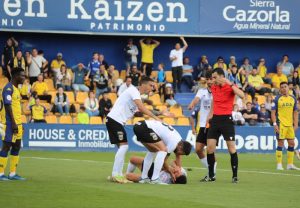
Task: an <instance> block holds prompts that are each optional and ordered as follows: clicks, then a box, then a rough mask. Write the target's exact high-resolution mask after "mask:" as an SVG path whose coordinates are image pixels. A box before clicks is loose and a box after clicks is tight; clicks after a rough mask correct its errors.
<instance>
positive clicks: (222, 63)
mask: <svg viewBox="0 0 300 208" xmlns="http://www.w3.org/2000/svg"><path fill="white" fill-rule="evenodd" d="M216 68H221V69H223V70H224V71H226V72H227V65H226V64H225V61H224V58H223V57H222V56H219V57H218V58H217V62H216V63H215V64H214V65H213V69H216ZM226 76H227V75H226V74H225V77H226Z"/></svg>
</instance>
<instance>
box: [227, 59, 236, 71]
mask: <svg viewBox="0 0 300 208" xmlns="http://www.w3.org/2000/svg"><path fill="white" fill-rule="evenodd" d="M232 66H236V67H237V66H238V65H237V63H236V59H235V56H230V58H229V64H228V69H231V68H232Z"/></svg>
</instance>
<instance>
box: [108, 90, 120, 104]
mask: <svg viewBox="0 0 300 208" xmlns="http://www.w3.org/2000/svg"><path fill="white" fill-rule="evenodd" d="M108 97H109V99H111V102H112V104H115V102H116V100H117V98H118V95H117V93H114V92H111V93H108Z"/></svg>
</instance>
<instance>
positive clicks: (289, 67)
mask: <svg viewBox="0 0 300 208" xmlns="http://www.w3.org/2000/svg"><path fill="white" fill-rule="evenodd" d="M277 66H282V73H283V74H284V75H285V76H287V77H288V78H289V77H292V76H293V72H294V66H293V64H292V63H291V62H289V56H288V55H283V56H282V60H281V61H280V62H278V64H277Z"/></svg>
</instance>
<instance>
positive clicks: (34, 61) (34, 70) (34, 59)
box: [27, 48, 48, 84]
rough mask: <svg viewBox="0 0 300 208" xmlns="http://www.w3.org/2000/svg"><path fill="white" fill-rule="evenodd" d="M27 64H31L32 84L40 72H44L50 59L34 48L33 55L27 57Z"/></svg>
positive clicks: (30, 75) (30, 76)
mask: <svg viewBox="0 0 300 208" xmlns="http://www.w3.org/2000/svg"><path fill="white" fill-rule="evenodd" d="M27 64H28V66H29V79H30V84H32V83H34V82H35V81H37V78H38V76H39V74H41V73H43V69H44V68H46V66H47V64H48V61H47V60H46V59H45V58H44V57H43V56H41V55H38V51H37V49H36V48H33V49H32V52H31V55H30V56H29V57H28V58H27Z"/></svg>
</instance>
